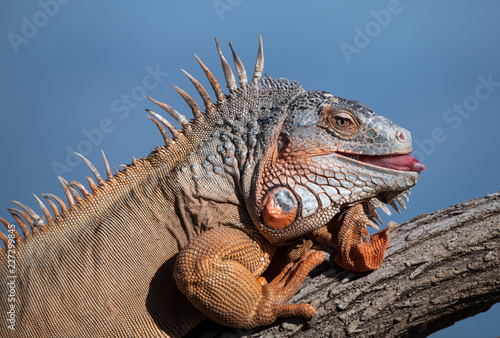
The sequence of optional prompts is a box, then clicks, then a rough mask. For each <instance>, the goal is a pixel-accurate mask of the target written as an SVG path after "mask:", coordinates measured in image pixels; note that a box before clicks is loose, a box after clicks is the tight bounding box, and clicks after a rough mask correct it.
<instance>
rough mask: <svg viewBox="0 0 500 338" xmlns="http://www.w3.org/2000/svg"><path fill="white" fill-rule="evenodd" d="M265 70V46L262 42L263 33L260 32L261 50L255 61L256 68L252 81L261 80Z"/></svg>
mask: <svg viewBox="0 0 500 338" xmlns="http://www.w3.org/2000/svg"><path fill="white" fill-rule="evenodd" d="M263 71H264V46H263V43H262V35H260V34H259V51H258V52H257V60H256V61H255V70H254V72H253V77H252V83H257V82H259V80H260V78H261V77H262V72H263Z"/></svg>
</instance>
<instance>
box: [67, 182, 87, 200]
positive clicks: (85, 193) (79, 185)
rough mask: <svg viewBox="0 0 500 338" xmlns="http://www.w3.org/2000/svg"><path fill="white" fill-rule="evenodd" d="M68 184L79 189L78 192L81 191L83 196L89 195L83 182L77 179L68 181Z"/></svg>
mask: <svg viewBox="0 0 500 338" xmlns="http://www.w3.org/2000/svg"><path fill="white" fill-rule="evenodd" d="M69 185H71V186H73V187H76V188H77V189H78V190H80V192H81V193H82V195H83V197H88V196H90V195H91V194H90V193H89V191H88V190H87V189H86V188H85V187H84V186H83V184H81V183H80V182H78V181H71V182H69Z"/></svg>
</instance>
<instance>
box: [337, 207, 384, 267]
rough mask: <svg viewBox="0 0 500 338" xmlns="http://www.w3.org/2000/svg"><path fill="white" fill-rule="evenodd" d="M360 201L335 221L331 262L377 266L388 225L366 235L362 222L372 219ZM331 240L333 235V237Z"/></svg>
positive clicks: (357, 265)
mask: <svg viewBox="0 0 500 338" xmlns="http://www.w3.org/2000/svg"><path fill="white" fill-rule="evenodd" d="M372 222H373V221H372V220H370V219H369V218H368V217H367V216H366V213H365V212H364V210H363V206H362V205H361V204H356V205H355V206H353V207H352V208H350V209H348V210H347V211H345V212H344V213H343V214H342V215H341V216H340V217H339V220H338V222H337V229H336V232H337V236H334V237H336V242H337V243H336V244H337V245H335V246H336V248H337V253H336V254H335V256H334V260H335V263H337V264H338V265H340V266H341V267H343V268H344V269H346V270H351V271H359V272H364V271H370V270H375V269H377V268H378V267H379V266H380V264H382V260H383V258H384V253H385V249H386V248H387V244H388V243H389V229H384V230H381V231H379V232H377V233H376V234H374V235H372V236H370V235H369V234H368V231H367V230H366V225H367V224H370V223H372ZM334 241H335V239H334Z"/></svg>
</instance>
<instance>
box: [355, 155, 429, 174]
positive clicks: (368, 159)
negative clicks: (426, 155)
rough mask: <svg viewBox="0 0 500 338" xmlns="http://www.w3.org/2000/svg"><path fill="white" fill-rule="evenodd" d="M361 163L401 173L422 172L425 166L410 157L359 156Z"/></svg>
mask: <svg viewBox="0 0 500 338" xmlns="http://www.w3.org/2000/svg"><path fill="white" fill-rule="evenodd" d="M359 160H360V161H361V162H365V163H369V164H373V165H377V166H379V167H385V168H390V169H395V170H402V171H419V172H420V171H424V170H425V165H423V164H422V163H420V162H419V161H417V159H416V158H415V157H413V156H410V155H387V156H365V155H361V156H359Z"/></svg>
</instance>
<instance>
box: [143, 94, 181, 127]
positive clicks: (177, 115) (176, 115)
mask: <svg viewBox="0 0 500 338" xmlns="http://www.w3.org/2000/svg"><path fill="white" fill-rule="evenodd" d="M146 97H147V98H148V99H149V100H151V101H152V102H154V103H156V104H157V105H158V106H159V107H160V108H162V109H163V110H165V111H166V112H167V113H169V115H170V116H172V117H173V118H174V119H175V120H176V121H177V123H179V125H180V126H182V127H186V126H187V125H188V124H189V121H188V120H187V119H186V117H185V116H184V115H182V114H181V113H179V112H178V111H177V110H175V109H174V108H172V107H170V106H169V105H168V104H166V103H164V102H161V101H157V100H155V99H153V98H152V97H149V96H147V95H146Z"/></svg>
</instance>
